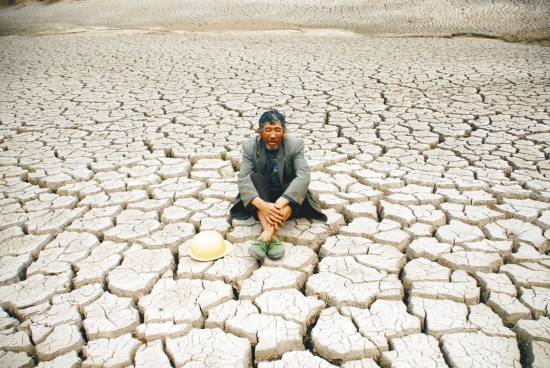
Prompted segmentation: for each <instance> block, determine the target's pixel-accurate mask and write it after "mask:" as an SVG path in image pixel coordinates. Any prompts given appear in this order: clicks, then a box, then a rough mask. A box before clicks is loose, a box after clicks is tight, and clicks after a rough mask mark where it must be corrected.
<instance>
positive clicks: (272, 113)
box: [259, 110, 286, 131]
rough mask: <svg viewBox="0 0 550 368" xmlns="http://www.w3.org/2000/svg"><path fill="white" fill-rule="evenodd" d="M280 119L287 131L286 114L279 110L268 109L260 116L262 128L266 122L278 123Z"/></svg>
mask: <svg viewBox="0 0 550 368" xmlns="http://www.w3.org/2000/svg"><path fill="white" fill-rule="evenodd" d="M278 121H280V122H281V125H282V126H283V131H286V120H285V116H284V115H283V114H281V113H280V112H279V111H277V110H269V111H266V112H264V113H263V114H262V116H260V121H259V125H260V130H262V129H263V128H264V124H265V123H269V124H270V125H273V124H276V123H277V122H278Z"/></svg>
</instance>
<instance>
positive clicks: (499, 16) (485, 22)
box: [0, 0, 550, 40]
mask: <svg viewBox="0 0 550 368" xmlns="http://www.w3.org/2000/svg"><path fill="white" fill-rule="evenodd" d="M358 3H360V5H357V4H358ZM549 24H550V7H549V2H548V1H544V0H542V1H538V0H527V1H519V0H501V1H487V0H481V1H464V0H449V1H442V0H425V1H400V0H386V1H374V0H367V1H361V2H357V1H352V0H343V1H326V0H301V1H294V0H279V1H266V0H252V1H235V0H229V1H214V0H206V1H198V0H184V1H177V0H160V1H149V0H136V1H127V0H88V1H71V2H65V1H64V2H59V3H55V4H51V5H43V4H41V3H29V4H26V5H17V6H15V7H11V8H6V9H2V10H1V11H0V25H1V27H2V28H4V29H7V30H8V32H14V31H16V32H22V31H26V32H29V31H30V32H34V31H45V30H48V31H51V30H63V29H68V28H69V29H70V28H75V27H82V26H83V27H92V26H104V27H116V28H128V27H150V26H155V27H161V28H168V29H183V30H258V29H288V28H331V29H332V28H338V29H345V30H351V31H355V32H360V33H366V34H370V35H415V36H441V35H444V36H450V35H456V34H477V35H485V36H491V37H499V38H505V39H511V40H540V39H544V38H548V34H549V29H550V28H549ZM4 32H6V31H4Z"/></svg>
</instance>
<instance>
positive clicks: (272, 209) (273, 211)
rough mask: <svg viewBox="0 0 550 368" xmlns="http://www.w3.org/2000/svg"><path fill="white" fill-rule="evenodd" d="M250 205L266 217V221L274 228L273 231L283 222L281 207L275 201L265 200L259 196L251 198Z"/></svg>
mask: <svg viewBox="0 0 550 368" xmlns="http://www.w3.org/2000/svg"><path fill="white" fill-rule="evenodd" d="M252 205H253V206H254V207H256V208H257V209H258V211H260V212H261V213H262V214H263V215H264V216H265V218H266V220H267V222H268V223H269V224H270V225H272V226H273V227H274V228H275V231H277V230H278V229H279V225H282V224H283V222H284V216H283V210H282V207H281V208H279V207H277V206H276V205H275V203H271V202H266V201H264V200H263V199H261V198H260V197H256V198H254V199H253V200H252Z"/></svg>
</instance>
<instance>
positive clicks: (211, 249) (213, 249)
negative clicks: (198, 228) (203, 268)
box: [189, 230, 233, 261]
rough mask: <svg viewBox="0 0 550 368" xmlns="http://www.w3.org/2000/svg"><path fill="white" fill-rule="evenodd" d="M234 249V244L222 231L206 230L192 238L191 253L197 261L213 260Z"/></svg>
mask: <svg viewBox="0 0 550 368" xmlns="http://www.w3.org/2000/svg"><path fill="white" fill-rule="evenodd" d="M232 250H233V244H231V243H230V242H228V241H227V240H224V239H223V237H222V236H221V234H220V233H218V232H217V231H214V230H206V231H202V232H200V233H198V234H197V235H195V236H194V237H193V239H191V243H190V244H189V255H190V256H191V258H193V259H194V260H196V261H213V260H215V259H218V258H221V257H223V256H225V255H227V254H228V253H230V252H231V251H232Z"/></svg>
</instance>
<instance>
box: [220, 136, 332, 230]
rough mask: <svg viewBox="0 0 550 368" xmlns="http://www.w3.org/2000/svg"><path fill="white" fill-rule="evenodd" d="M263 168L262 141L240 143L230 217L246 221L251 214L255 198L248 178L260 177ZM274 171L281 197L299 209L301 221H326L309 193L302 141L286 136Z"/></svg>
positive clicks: (263, 151) (252, 185)
mask: <svg viewBox="0 0 550 368" xmlns="http://www.w3.org/2000/svg"><path fill="white" fill-rule="evenodd" d="M265 164H266V154H265V145H264V144H263V142H262V139H261V137H259V136H257V137H253V138H250V139H249V140H247V141H246V142H244V143H243V146H242V161H241V171H240V172H239V178H238V185H239V195H238V196H237V198H236V200H235V205H234V206H233V207H232V208H231V216H233V217H234V218H236V219H246V218H248V217H250V213H249V212H248V211H246V209H245V208H249V205H250V202H252V200H253V199H254V198H255V197H258V192H257V191H256V188H255V187H254V184H253V183H252V179H251V178H250V174H251V173H253V172H257V173H263V171H264V168H265ZM277 171H278V175H279V181H280V182H281V184H282V186H283V188H286V189H285V191H284V194H286V195H287V196H288V197H290V198H292V199H293V200H294V201H295V202H296V203H298V204H299V205H301V209H302V215H303V217H308V218H314V219H318V220H323V221H326V220H327V217H326V215H325V214H323V213H322V212H321V208H320V207H319V204H318V203H317V201H315V200H314V199H313V197H312V195H311V193H310V192H309V191H308V186H309V182H310V176H309V168H308V166H307V161H306V159H305V156H304V141H303V140H302V139H300V138H296V137H291V136H287V135H285V136H284V137H283V140H282V141H281V144H280V145H279V149H278V151H277Z"/></svg>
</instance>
